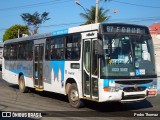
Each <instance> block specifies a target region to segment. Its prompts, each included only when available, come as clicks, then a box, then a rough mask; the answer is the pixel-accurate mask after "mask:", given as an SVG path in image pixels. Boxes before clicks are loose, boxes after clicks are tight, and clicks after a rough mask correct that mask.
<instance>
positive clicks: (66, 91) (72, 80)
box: [65, 78, 78, 95]
mask: <svg viewBox="0 0 160 120" xmlns="http://www.w3.org/2000/svg"><path fill="white" fill-rule="evenodd" d="M72 83H75V84H76V85H77V83H76V80H75V79H74V78H68V79H67V80H66V83H65V94H66V95H67V94H68V91H69V88H70V86H71V84H72ZM77 87H78V85H77Z"/></svg>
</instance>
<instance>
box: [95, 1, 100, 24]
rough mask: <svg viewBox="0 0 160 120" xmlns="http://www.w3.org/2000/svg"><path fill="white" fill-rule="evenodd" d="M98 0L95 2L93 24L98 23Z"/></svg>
mask: <svg viewBox="0 0 160 120" xmlns="http://www.w3.org/2000/svg"><path fill="white" fill-rule="evenodd" d="M98 2H99V1H98V0H96V13H95V23H98Z"/></svg>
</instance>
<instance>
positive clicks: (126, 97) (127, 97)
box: [122, 94, 145, 100]
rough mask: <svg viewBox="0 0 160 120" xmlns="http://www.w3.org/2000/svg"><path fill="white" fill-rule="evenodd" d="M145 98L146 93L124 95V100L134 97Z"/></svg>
mask: <svg viewBox="0 0 160 120" xmlns="http://www.w3.org/2000/svg"><path fill="white" fill-rule="evenodd" d="M141 98H145V95H143V94H142V95H127V96H122V100H132V99H141Z"/></svg>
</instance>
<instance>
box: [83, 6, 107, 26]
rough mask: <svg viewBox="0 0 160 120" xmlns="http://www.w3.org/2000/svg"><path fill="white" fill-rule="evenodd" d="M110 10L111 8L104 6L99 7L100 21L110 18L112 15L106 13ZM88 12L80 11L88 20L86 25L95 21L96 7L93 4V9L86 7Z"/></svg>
mask: <svg viewBox="0 0 160 120" xmlns="http://www.w3.org/2000/svg"><path fill="white" fill-rule="evenodd" d="M108 11H109V10H104V9H103V8H102V7H100V8H99V9H98V22H104V21H107V20H108V19H109V18H110V16H107V15H106V14H107V12H108ZM86 12H87V13H80V16H81V17H83V18H84V19H85V20H86V22H85V23H84V24H85V25H86V24H92V23H95V12H96V7H95V6H92V7H91V9H86Z"/></svg>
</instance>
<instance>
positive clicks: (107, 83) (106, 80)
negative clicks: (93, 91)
mask: <svg viewBox="0 0 160 120" xmlns="http://www.w3.org/2000/svg"><path fill="white" fill-rule="evenodd" d="M111 84H115V80H114V79H104V81H103V87H109V85H111Z"/></svg>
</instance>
